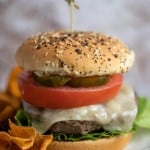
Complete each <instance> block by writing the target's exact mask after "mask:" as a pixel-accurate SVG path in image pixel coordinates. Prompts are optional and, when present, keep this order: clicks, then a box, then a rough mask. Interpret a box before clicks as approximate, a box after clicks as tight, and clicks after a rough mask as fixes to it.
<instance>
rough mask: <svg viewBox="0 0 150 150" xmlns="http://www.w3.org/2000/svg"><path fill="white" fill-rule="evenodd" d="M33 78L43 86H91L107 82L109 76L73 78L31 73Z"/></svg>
mask: <svg viewBox="0 0 150 150" xmlns="http://www.w3.org/2000/svg"><path fill="white" fill-rule="evenodd" d="M33 78H34V79H35V80H36V81H37V82H39V83H40V84H42V85H45V86H52V87H57V86H64V85H68V86H71V87H91V86H100V85H104V84H106V83H107V82H108V80H109V76H107V75H105V76H92V77H78V78H73V77H69V76H58V75H54V76H44V77H38V76H37V75H35V74H33Z"/></svg>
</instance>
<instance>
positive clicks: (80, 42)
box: [16, 32, 135, 77]
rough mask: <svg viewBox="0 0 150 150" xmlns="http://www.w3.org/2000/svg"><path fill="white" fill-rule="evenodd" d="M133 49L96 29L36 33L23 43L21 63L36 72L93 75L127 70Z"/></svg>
mask: <svg viewBox="0 0 150 150" xmlns="http://www.w3.org/2000/svg"><path fill="white" fill-rule="evenodd" d="M134 57H135V56H134V52H133V51H131V50H129V49H128V48H127V47H126V46H125V45H124V44H123V43H122V42H121V41H119V40H117V39H115V38H112V37H110V36H107V35H104V34H100V33H93V32H73V33H69V32H48V33H43V34H37V35H35V36H33V37H31V38H29V39H27V40H26V41H24V43H23V44H22V45H21V46H20V48H19V49H18V51H17V53H16V60H17V63H18V65H20V66H21V67H23V68H24V69H25V70H27V71H34V72H36V73H37V75H39V76H40V75H42V74H43V73H44V74H48V75H67V76H80V77H84V76H93V75H105V74H113V73H123V72H126V71H128V70H129V69H130V68H131V66H132V64H133V62H134Z"/></svg>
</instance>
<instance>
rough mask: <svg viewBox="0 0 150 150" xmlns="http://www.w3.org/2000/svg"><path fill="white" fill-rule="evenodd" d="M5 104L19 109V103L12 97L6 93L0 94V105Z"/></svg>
mask: <svg viewBox="0 0 150 150" xmlns="http://www.w3.org/2000/svg"><path fill="white" fill-rule="evenodd" d="M2 102H5V103H6V104H8V105H11V106H12V107H13V108H15V109H18V108H20V103H21V102H20V101H19V100H18V99H16V98H14V97H11V96H9V95H8V94H7V93H4V92H0V103H2Z"/></svg>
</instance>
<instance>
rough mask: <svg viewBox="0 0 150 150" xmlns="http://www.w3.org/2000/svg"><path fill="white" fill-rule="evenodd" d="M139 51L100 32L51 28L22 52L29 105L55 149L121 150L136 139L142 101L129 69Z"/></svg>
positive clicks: (21, 80) (34, 123)
mask: <svg viewBox="0 0 150 150" xmlns="http://www.w3.org/2000/svg"><path fill="white" fill-rule="evenodd" d="M134 59H135V55H134V52H133V51H131V50H130V49H128V48H127V46H125V45H124V44H123V43H122V42H121V41H119V40H118V39H115V38H113V37H111V36H108V35H105V34H101V33H95V32H79V31H76V32H73V33H70V32H63V31H62V32H61V31H60V32H47V33H39V34H36V35H34V36H33V37H31V38H28V39H27V40H25V41H24V42H23V43H22V45H21V46H20V47H19V49H18V50H17V53H16V61H17V64H18V65H19V66H21V67H22V68H23V69H24V71H23V72H22V73H21V74H20V75H19V87H20V89H21V93H22V96H23V108H24V110H25V111H26V112H27V113H28V114H29V115H30V117H31V119H32V126H33V127H35V128H36V129H37V130H38V133H40V134H41V133H42V134H53V137H54V141H53V142H52V144H51V145H50V146H49V148H48V149H51V150H63V149H64V150H66V149H67V150H78V149H87V150H100V149H101V150H108V149H109V150H110V149H111V150H121V149H123V148H124V147H125V145H126V144H127V143H128V142H129V140H130V138H131V133H130V131H131V130H132V127H133V123H134V120H135V118H136V114H137V104H136V100H135V99H136V98H135V93H134V90H133V89H132V88H131V87H130V86H129V85H127V84H126V83H124V81H123V73H124V72H127V71H128V70H129V69H130V68H131V67H132V65H133V63H134Z"/></svg>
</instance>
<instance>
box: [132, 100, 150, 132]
mask: <svg viewBox="0 0 150 150" xmlns="http://www.w3.org/2000/svg"><path fill="white" fill-rule="evenodd" d="M137 102H138V113H137V116H136V119H135V122H134V125H135V127H136V128H137V127H141V128H149V129H150V99H148V98H146V97H139V98H138V101H137Z"/></svg>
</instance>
